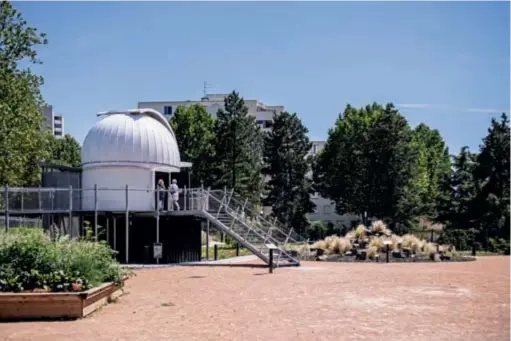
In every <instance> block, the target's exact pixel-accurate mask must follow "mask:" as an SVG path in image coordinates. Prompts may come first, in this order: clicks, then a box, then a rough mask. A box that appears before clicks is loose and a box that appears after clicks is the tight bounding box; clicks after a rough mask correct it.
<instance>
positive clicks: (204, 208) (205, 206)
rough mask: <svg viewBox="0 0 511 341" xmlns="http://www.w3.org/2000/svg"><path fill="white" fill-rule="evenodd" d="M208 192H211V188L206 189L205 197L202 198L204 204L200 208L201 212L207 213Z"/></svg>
mask: <svg viewBox="0 0 511 341" xmlns="http://www.w3.org/2000/svg"><path fill="white" fill-rule="evenodd" d="M210 191H211V187H208V189H207V191H206V195H205V196H204V198H203V200H204V203H203V206H202V210H204V211H209V192H210Z"/></svg>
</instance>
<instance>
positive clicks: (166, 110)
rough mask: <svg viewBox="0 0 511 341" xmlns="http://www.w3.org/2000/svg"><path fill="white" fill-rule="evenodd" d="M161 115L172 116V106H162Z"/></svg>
mask: <svg viewBox="0 0 511 341" xmlns="http://www.w3.org/2000/svg"><path fill="white" fill-rule="evenodd" d="M163 114H164V115H165V116H172V106H164V107H163Z"/></svg>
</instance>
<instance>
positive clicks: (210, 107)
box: [138, 94, 284, 131]
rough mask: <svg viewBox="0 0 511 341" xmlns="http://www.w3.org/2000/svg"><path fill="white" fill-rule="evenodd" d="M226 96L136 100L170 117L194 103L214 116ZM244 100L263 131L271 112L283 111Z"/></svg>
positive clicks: (269, 123)
mask: <svg viewBox="0 0 511 341" xmlns="http://www.w3.org/2000/svg"><path fill="white" fill-rule="evenodd" d="M227 96H228V94H207V95H206V96H204V97H202V98H201V99H200V100H184V101H161V102H138V108H139V109H141V108H149V109H154V110H157V111H159V112H160V113H162V114H163V115H164V116H165V117H167V118H168V119H170V118H171V117H172V115H174V113H175V111H176V109H177V108H178V107H179V106H184V107H188V106H191V105H194V104H200V105H203V106H204V107H205V108H206V110H207V111H208V112H209V113H210V114H211V115H212V116H213V117H216V113H217V112H218V109H223V108H224V99H225V97H227ZM244 101H245V105H246V106H247V108H248V114H249V115H251V116H254V117H255V118H256V121H257V124H258V125H259V126H260V127H261V128H262V129H263V131H268V130H270V129H271V127H272V124H273V114H275V113H277V114H278V113H281V112H282V111H284V106H282V105H266V104H264V103H262V102H260V101H258V100H255V99H245V100H244Z"/></svg>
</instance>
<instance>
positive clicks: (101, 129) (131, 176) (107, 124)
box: [82, 109, 182, 211]
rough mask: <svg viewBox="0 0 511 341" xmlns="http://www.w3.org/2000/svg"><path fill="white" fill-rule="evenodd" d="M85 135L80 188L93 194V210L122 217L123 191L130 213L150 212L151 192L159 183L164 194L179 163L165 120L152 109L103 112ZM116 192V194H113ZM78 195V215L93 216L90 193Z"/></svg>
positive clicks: (179, 158) (153, 206) (152, 204)
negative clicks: (89, 213)
mask: <svg viewBox="0 0 511 341" xmlns="http://www.w3.org/2000/svg"><path fill="white" fill-rule="evenodd" d="M98 116H100V117H102V119H101V120H100V121H98V122H97V123H96V124H95V125H94V126H93V127H92V128H91V129H90V130H89V133H88V134H87V136H86V137H85V141H84V142H83V147H82V188H84V189H90V190H91V189H93V188H95V187H96V188H97V190H98V191H99V192H100V194H101V195H97V198H98V203H97V205H98V207H100V208H101V210H105V211H124V209H125V206H126V203H125V201H126V200H125V193H124V191H122V190H123V189H124V188H125V187H126V186H128V188H129V189H130V190H132V191H136V190H139V192H138V193H137V195H132V196H130V199H131V200H130V202H129V208H130V210H131V211H154V210H155V209H156V207H155V199H154V194H153V193H151V192H147V191H143V190H146V189H148V188H156V183H157V181H158V179H163V180H164V182H165V185H166V187H167V188H168V185H169V179H170V176H171V173H179V171H180V168H181V167H182V165H181V157H180V155H179V148H178V145H177V140H176V136H175V135H174V132H173V131H172V128H171V127H170V125H169V123H168V122H167V120H166V119H165V118H164V117H163V116H162V115H161V114H160V113H159V112H157V111H155V110H152V109H138V110H130V111H127V112H105V113H100V114H98ZM108 189H110V190H108ZM112 189H116V190H117V191H113V190H112ZM90 190H89V191H86V192H84V194H83V202H82V209H84V210H93V209H94V208H95V205H96V203H95V199H94V192H93V191H90Z"/></svg>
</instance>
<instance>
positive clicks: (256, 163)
mask: <svg viewBox="0 0 511 341" xmlns="http://www.w3.org/2000/svg"><path fill="white" fill-rule="evenodd" d="M224 107H225V110H224V109H220V110H218V113H217V120H216V122H215V135H216V139H215V161H214V167H215V169H214V185H215V187H217V188H222V187H224V186H225V187H228V188H233V189H234V190H235V192H236V193H238V195H240V196H242V197H244V198H247V199H249V200H251V202H254V203H255V202H259V201H260V199H261V190H262V177H261V170H262V163H263V156H262V150H263V143H264V141H263V135H262V133H261V130H260V128H259V126H258V125H257V124H256V121H255V117H253V116H249V115H248V108H247V107H246V106H245V101H244V100H243V98H242V97H240V96H239V94H238V93H237V92H235V91H233V92H232V93H231V94H229V95H228V96H227V97H226V98H225V100H224Z"/></svg>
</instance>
